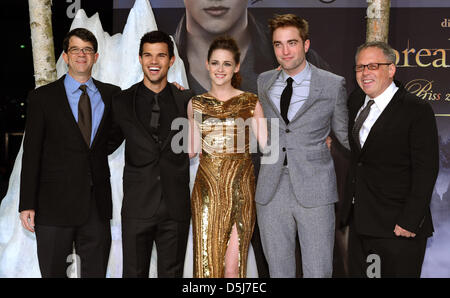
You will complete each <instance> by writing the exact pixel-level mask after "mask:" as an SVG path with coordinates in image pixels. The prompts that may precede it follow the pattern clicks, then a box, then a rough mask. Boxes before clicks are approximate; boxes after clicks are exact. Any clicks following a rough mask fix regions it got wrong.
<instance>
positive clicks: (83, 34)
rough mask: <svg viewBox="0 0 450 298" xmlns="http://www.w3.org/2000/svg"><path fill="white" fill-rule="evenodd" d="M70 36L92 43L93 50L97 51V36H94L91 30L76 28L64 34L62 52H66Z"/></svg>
mask: <svg viewBox="0 0 450 298" xmlns="http://www.w3.org/2000/svg"><path fill="white" fill-rule="evenodd" d="M72 36H76V37H78V38H79V39H81V40H82V41H85V42H90V43H91V44H92V46H93V47H94V52H95V53H97V49H98V43H97V38H95V35H94V34H93V33H92V32H91V31H89V30H87V29H85V28H76V29H73V30H71V31H70V32H69V33H67V34H66V36H65V37H64V40H63V51H64V53H66V54H67V51H68V50H69V41H70V38H71V37H72Z"/></svg>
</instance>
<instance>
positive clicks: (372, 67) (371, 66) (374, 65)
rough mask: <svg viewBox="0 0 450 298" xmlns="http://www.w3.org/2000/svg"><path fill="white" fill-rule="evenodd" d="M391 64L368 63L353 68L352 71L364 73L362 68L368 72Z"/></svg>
mask: <svg viewBox="0 0 450 298" xmlns="http://www.w3.org/2000/svg"><path fill="white" fill-rule="evenodd" d="M391 64H392V63H390V62H385V63H369V64H358V65H355V66H354V69H355V71H356V72H361V71H364V68H366V67H367V69H368V70H377V69H378V68H380V65H391Z"/></svg>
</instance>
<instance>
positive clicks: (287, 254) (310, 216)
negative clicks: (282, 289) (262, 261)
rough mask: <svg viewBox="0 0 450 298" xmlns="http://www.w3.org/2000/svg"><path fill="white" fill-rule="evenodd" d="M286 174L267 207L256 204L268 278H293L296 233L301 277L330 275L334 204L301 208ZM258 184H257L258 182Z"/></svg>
mask: <svg viewBox="0 0 450 298" xmlns="http://www.w3.org/2000/svg"><path fill="white" fill-rule="evenodd" d="M288 171H289V170H288V169H287V168H284V169H283V173H282V176H281V179H280V183H279V187H278V189H277V191H276V193H275V195H274V197H273V199H272V200H271V201H270V202H269V203H268V204H267V205H261V204H258V203H257V204H256V214H257V219H258V225H259V228H260V232H261V242H262V245H263V250H264V254H265V256H266V259H267V262H268V264H269V272H270V277H291V278H292V277H295V272H296V270H295V269H296V268H295V265H296V263H295V236H296V233H298V236H299V240H300V248H301V254H302V266H303V276H304V277H331V276H332V273H333V246H334V232H335V230H334V225H335V211H334V204H329V205H325V206H319V207H315V208H305V207H303V206H302V205H300V204H299V203H298V201H297V199H296V198H295V194H294V191H293V187H292V183H291V180H290V177H289V172H288ZM259 182H260V181H259Z"/></svg>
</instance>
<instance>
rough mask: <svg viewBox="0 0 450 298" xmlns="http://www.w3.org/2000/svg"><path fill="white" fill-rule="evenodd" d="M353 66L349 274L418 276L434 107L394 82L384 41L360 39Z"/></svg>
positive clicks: (434, 140)
mask: <svg viewBox="0 0 450 298" xmlns="http://www.w3.org/2000/svg"><path fill="white" fill-rule="evenodd" d="M355 71H356V79H357V81H358V85H359V86H360V88H361V89H358V90H356V91H354V92H353V93H352V94H351V95H350V97H349V100H348V107H349V140H350V146H351V165H350V170H349V179H348V183H347V188H346V196H345V200H344V205H343V214H342V224H343V225H346V224H349V226H350V230H349V251H348V255H349V272H350V276H352V277H365V276H368V277H420V272H421V268H422V263H423V259H424V255H425V248H426V243H427V238H428V237H430V236H431V235H432V233H433V223H432V220H431V213H430V208H429V205H430V200H431V195H432V192H433V188H434V184H435V181H436V178H437V174H438V170H439V149H438V136H437V129H436V121H435V118H434V113H433V110H432V109H431V106H430V105H429V104H428V103H427V102H426V101H423V100H421V99H419V98H418V97H416V96H415V95H412V94H410V93H408V92H407V91H406V90H405V89H404V87H403V86H402V85H401V84H400V83H398V82H397V81H396V82H395V83H394V81H393V79H394V74H395V71H396V67H395V53H394V51H393V50H392V48H391V47H390V46H389V45H387V44H386V43H383V42H370V43H365V44H363V45H361V46H360V47H359V48H358V50H357V53H356V66H355Z"/></svg>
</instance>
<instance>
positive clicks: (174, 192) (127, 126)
mask: <svg viewBox="0 0 450 298" xmlns="http://www.w3.org/2000/svg"><path fill="white" fill-rule="evenodd" d="M139 84H140V83H137V84H135V85H133V86H131V87H130V88H129V89H127V90H124V91H122V92H120V93H119V94H117V95H116V96H115V97H114V98H113V115H114V123H115V125H117V127H116V128H115V129H114V130H113V136H112V138H111V139H112V140H114V142H115V145H114V146H113V147H115V146H116V145H117V144H120V143H121V142H122V140H123V139H124V138H125V168H124V172H123V203H122V218H133V219H145V218H151V217H152V216H153V215H154V213H155V212H156V211H157V208H158V206H159V203H160V201H161V197H163V199H164V200H165V202H166V205H167V207H168V209H169V214H170V216H171V218H172V219H174V220H178V221H182V220H189V218H190V214H191V212H190V199H189V198H190V192H189V156H188V154H187V153H183V152H182V153H174V152H173V151H172V149H171V143H172V139H173V137H174V136H175V135H176V134H177V133H178V132H179V131H180V130H181V128H180V130H172V131H171V133H170V134H169V135H168V137H167V138H166V140H165V141H164V142H163V143H162V144H161V145H159V144H157V142H156V141H155V140H154V139H153V137H152V136H151V135H150V133H149V131H148V130H147V129H145V127H144V125H143V124H142V123H141V121H140V120H139V118H138V117H137V115H136V109H135V108H136V92H137V90H138V86H139ZM171 92H172V95H173V98H174V100H175V103H176V106H177V115H178V116H177V117H182V118H184V119H187V104H188V102H189V99H190V98H191V97H192V96H193V94H192V93H191V91H188V90H186V91H180V90H178V89H177V88H176V87H174V86H173V85H171ZM186 123H187V122H186ZM186 137H187V135H186ZM186 141H187V140H186ZM185 145H187V144H185ZM184 152H186V151H184Z"/></svg>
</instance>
